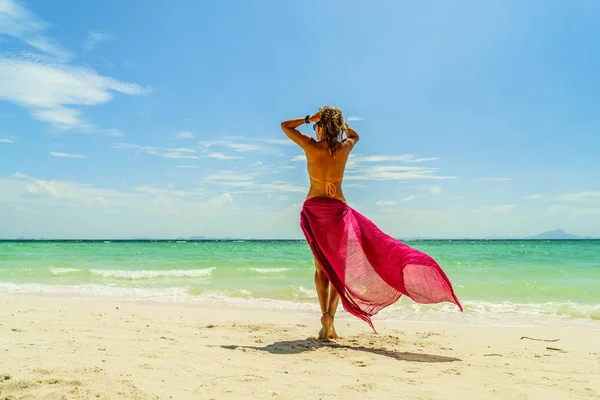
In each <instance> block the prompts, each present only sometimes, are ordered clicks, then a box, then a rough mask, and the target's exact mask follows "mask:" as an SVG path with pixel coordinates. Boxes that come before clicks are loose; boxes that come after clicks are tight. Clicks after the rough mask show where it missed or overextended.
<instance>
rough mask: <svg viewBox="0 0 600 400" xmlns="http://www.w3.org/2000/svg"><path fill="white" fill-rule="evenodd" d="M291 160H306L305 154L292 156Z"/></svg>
mask: <svg viewBox="0 0 600 400" xmlns="http://www.w3.org/2000/svg"><path fill="white" fill-rule="evenodd" d="M292 161H306V155H304V154H300V155H297V156H294V157H292Z"/></svg>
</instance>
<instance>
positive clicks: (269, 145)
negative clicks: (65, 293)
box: [0, 0, 600, 238]
mask: <svg viewBox="0 0 600 400" xmlns="http://www.w3.org/2000/svg"><path fill="white" fill-rule="evenodd" d="M599 20H600V3H598V2H594V1H579V2H574V3H573V2H571V3H568V2H563V1H528V2H522V1H502V2H500V1H492V2H477V1H461V2H451V1H440V2H435V3H433V2H431V3H429V2H392V1H385V2H384V1H372V2H368V3H366V2H359V1H332V2H318V1H305V2H277V1H258V0H257V1H252V2H243V1H219V2H200V1H177V2H167V1H155V2H152V3H151V4H149V3H148V2H145V1H144V2H143V1H137V0H130V1H126V2H123V1H114V0H108V1H103V2H78V1H73V0H71V1H66V0H58V1H53V2H47V1H40V0H38V1H28V2H24V1H17V0H0V237H4V238H9V237H18V236H26V237H41V236H43V237H47V238H57V237H60V238H107V237H110V238H124V237H139V236H142V237H176V236H183V237H187V236H191V235H204V236H238V237H239V236H242V237H255V238H301V237H302V236H301V235H302V234H301V231H300V228H299V226H298V213H299V210H300V206H301V204H302V202H303V200H304V198H305V195H306V192H307V189H308V179H307V176H306V169H305V161H304V160H303V159H302V156H301V150H300V149H299V148H297V147H295V145H293V143H291V142H290V141H288V139H287V138H286V137H285V135H284V134H283V133H282V132H281V130H280V128H279V123H280V122H281V121H282V120H284V119H288V118H293V117H302V116H304V115H305V114H307V113H313V112H314V111H316V110H317V109H318V108H319V107H321V106H323V105H326V104H328V105H334V106H337V107H340V108H341V109H342V111H343V112H344V114H345V116H346V118H348V120H349V121H350V124H351V125H352V126H353V127H354V128H355V129H356V130H357V131H358V132H359V134H360V135H361V141H360V143H359V145H358V146H357V147H356V149H355V151H354V153H353V156H352V158H351V162H350V165H349V167H348V171H347V172H346V177H345V183H344V191H345V194H346V197H347V198H348V200H349V203H350V204H351V205H352V206H354V207H355V208H357V209H358V210H359V211H360V212H362V213H363V214H365V215H366V216H368V217H369V218H371V219H372V220H373V221H374V222H376V223H377V224H378V225H379V226H380V227H381V228H382V229H383V230H384V231H386V232H387V233H390V234H392V235H395V236H399V237H410V236H437V237H462V236H471V237H482V236H488V235H515V236H518V235H531V234H536V233H539V232H541V231H544V230H549V229H556V228H558V227H561V228H563V229H565V230H567V231H570V232H573V233H576V234H581V235H593V236H600V157H598V155H597V154H598V149H599V148H600V139H598V135H599V133H600V118H599V117H598V112H597V108H598V93H600V78H598V73H597V71H599V70H600V56H598V54H597V49H598V48H599V45H600V21H599ZM303 129H305V130H306V132H312V129H311V128H310V127H305V128H303Z"/></svg>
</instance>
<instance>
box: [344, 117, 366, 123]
mask: <svg viewBox="0 0 600 400" xmlns="http://www.w3.org/2000/svg"><path fill="white" fill-rule="evenodd" d="M362 119H363V117H357V116H351V117H348V118H346V121H348V122H352V121H360V120H362Z"/></svg>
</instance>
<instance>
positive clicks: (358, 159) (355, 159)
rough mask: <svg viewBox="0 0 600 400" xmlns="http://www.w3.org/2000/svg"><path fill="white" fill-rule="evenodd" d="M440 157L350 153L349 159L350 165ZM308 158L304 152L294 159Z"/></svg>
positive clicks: (419, 161) (418, 160)
mask: <svg viewBox="0 0 600 400" xmlns="http://www.w3.org/2000/svg"><path fill="white" fill-rule="evenodd" d="M439 159H440V157H429V158H417V157H416V156H415V155H413V154H400V155H372V156H363V155H350V157H349V159H348V165H349V166H352V165H358V164H360V163H383V162H392V161H400V162H406V163H421V162H427V161H436V160H439ZM304 160H306V156H305V155H304V154H300V155H297V156H295V157H293V158H292V161H304Z"/></svg>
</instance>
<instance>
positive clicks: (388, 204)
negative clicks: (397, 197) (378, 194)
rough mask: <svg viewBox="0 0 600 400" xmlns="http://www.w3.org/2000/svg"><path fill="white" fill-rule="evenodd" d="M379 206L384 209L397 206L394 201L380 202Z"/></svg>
mask: <svg viewBox="0 0 600 400" xmlns="http://www.w3.org/2000/svg"><path fill="white" fill-rule="evenodd" d="M377 205H378V206H382V207H384V206H393V205H396V202H395V201H393V200H379V201H378V202H377Z"/></svg>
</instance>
